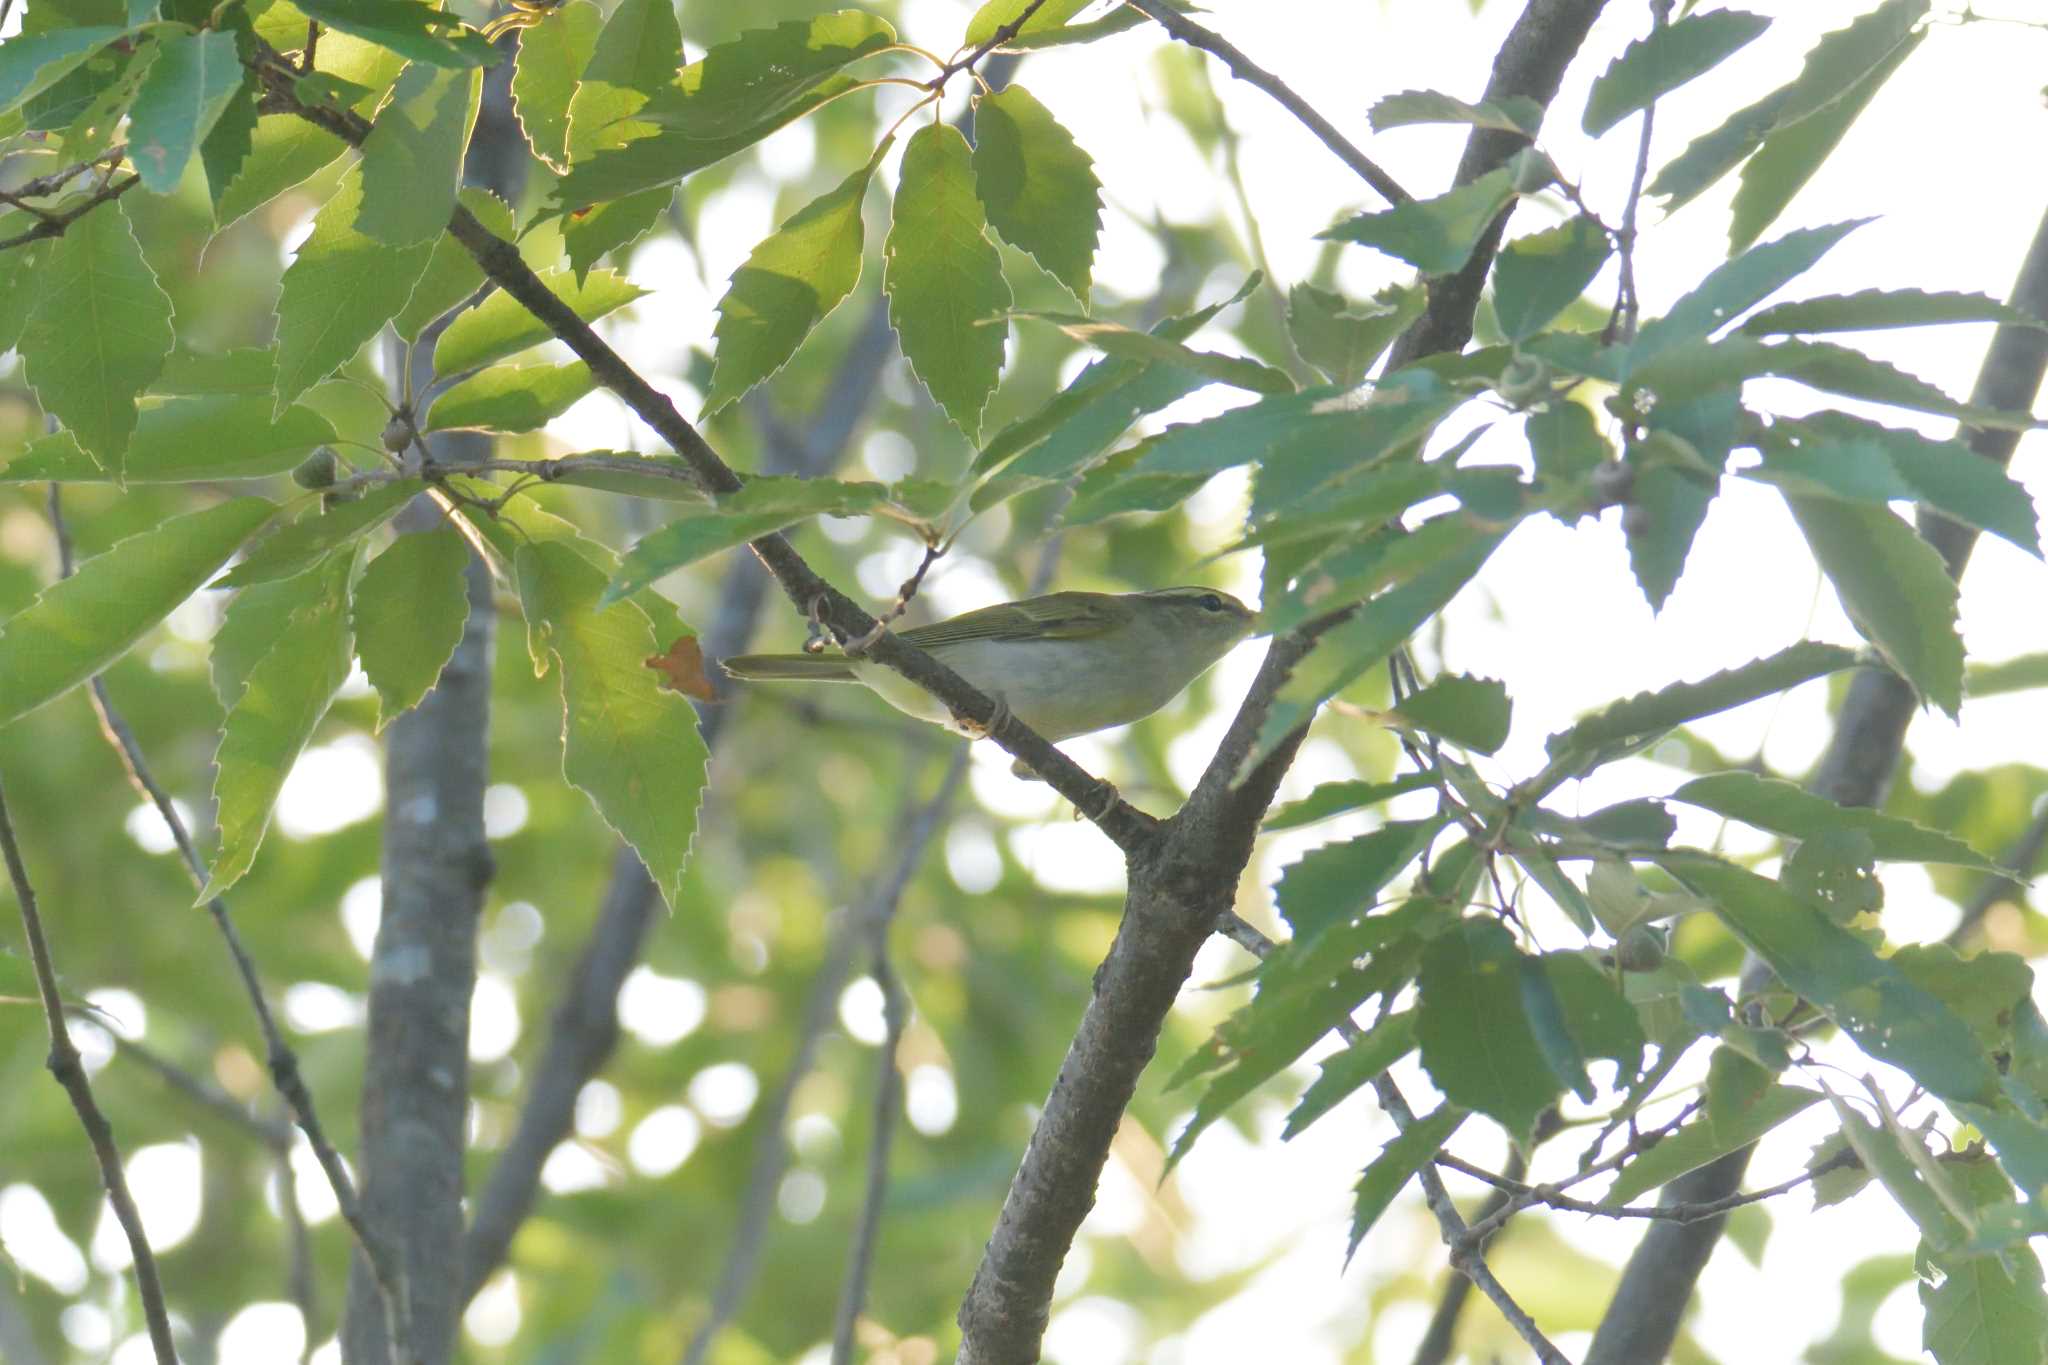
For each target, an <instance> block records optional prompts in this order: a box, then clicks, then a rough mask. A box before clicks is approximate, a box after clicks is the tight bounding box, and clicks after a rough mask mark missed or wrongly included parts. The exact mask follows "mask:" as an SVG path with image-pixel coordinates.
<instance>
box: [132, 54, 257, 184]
mask: <svg viewBox="0 0 2048 1365" xmlns="http://www.w3.org/2000/svg"><path fill="white" fill-rule="evenodd" d="M241 88H242V63H241V59H240V58H239V57H238V56H236V54H235V35H234V34H232V33H227V32H219V31H216V32H212V33H180V32H171V33H169V34H167V35H166V36H164V37H163V38H161V39H160V40H159V49H158V52H157V59H156V61H155V62H153V63H152V64H151V65H150V68H149V74H148V75H146V76H145V77H143V81H142V88H141V89H140V90H138V91H136V93H135V103H134V105H133V106H132V107H131V108H130V109H129V111H128V159H129V160H130V161H132V162H134V163H135V171H136V174H138V175H140V176H141V177H142V185H143V188H144V189H147V190H149V191H150V192H151V193H153V194H169V193H170V192H171V191H173V190H175V189H176V188H177V187H178V181H179V179H180V178H181V177H182V176H183V175H184V174H185V166H186V164H187V163H188V162H190V161H191V160H192V153H194V152H195V151H197V150H198V149H199V144H200V143H201V141H203V140H204V139H205V137H206V135H207V134H208V133H210V132H212V131H213V125H214V123H215V121H217V120H218V119H219V118H220V116H221V114H222V113H223V112H224V111H225V110H226V109H227V106H228V101H229V100H230V99H232V98H233V97H234V94H235V92H236V91H237V90H239V89H241Z"/></svg>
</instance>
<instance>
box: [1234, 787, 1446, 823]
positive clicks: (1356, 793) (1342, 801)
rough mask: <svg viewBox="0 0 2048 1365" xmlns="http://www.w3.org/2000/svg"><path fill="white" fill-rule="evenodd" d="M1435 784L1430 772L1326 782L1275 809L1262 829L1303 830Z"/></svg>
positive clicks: (1423, 789)
mask: <svg viewBox="0 0 2048 1365" xmlns="http://www.w3.org/2000/svg"><path fill="white" fill-rule="evenodd" d="M1435 785H1436V783H1435V780H1434V779H1433V778H1432V777H1431V776H1430V774H1428V773H1408V774H1407V775H1405V776H1402V777H1397V778H1395V779H1394V780H1393V781H1391V782H1359V781H1352V782H1325V783H1323V784H1322V785H1321V786H1319V787H1317V788H1316V789H1315V790H1314V791H1312V792H1310V793H1309V794H1308V795H1307V796H1304V797H1302V798H1301V800H1299V801H1290V802H1288V803H1287V804H1286V805H1284V806H1279V807H1276V808H1275V809H1274V811H1273V813H1272V814H1271V815H1268V816H1267V817H1266V820H1265V823H1264V824H1262V825H1260V826H1259V828H1260V829H1262V830H1265V831H1266V832H1267V833H1268V834H1271V833H1275V832H1277V831H1279V830H1283V829H1300V828H1301V827H1302V826H1303V825H1313V824H1318V823H1320V822H1322V821H1324V820H1328V819H1331V818H1333V817H1335V816H1339V815H1348V814H1349V813H1351V812H1352V811H1355V810H1363V809H1365V808H1366V807H1367V806H1377V805H1378V804H1379V803H1380V802H1382V801H1385V800H1388V799H1389V798H1391V797H1396V796H1399V795H1401V794H1402V793H1403V792H1413V791H1425V790H1428V789H1429V788H1431V787H1434V786H1435Z"/></svg>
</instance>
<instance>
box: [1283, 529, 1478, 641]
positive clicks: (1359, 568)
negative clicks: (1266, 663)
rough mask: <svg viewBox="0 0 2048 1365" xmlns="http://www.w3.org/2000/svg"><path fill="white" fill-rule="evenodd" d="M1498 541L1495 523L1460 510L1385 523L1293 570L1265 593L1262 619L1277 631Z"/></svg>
mask: <svg viewBox="0 0 2048 1365" xmlns="http://www.w3.org/2000/svg"><path fill="white" fill-rule="evenodd" d="M1488 539H1490V540H1494V541H1497V540H1498V539H1499V536H1498V535H1497V534H1496V533H1495V531H1494V528H1491V527H1484V526H1479V525H1475V524H1474V523H1473V522H1472V521H1471V520H1470V519H1468V518H1467V517H1465V516H1464V515H1462V514H1461V513H1458V512H1447V513H1445V514H1444V515H1442V516H1438V517H1432V518H1431V519H1430V520H1428V521H1426V522H1424V523H1422V525H1420V526H1418V527H1416V528H1415V529H1414V530H1413V531H1407V530H1403V529H1402V528H1400V527H1386V528H1384V529H1380V530H1377V531H1374V532H1373V533H1371V534H1368V535H1365V536H1361V537H1359V538H1357V539H1355V540H1349V541H1345V540H1340V541H1339V542H1338V543H1337V544H1335V545H1333V546H1332V547H1331V548H1330V549H1329V550H1327V551H1325V552H1324V553H1323V554H1321V555H1318V556H1317V557H1316V558H1315V559H1313V560H1311V561H1310V562H1309V563H1308V564H1307V565H1306V566H1304V567H1303V568H1302V569H1300V570H1299V571H1298V572H1297V573H1295V575H1294V576H1293V578H1292V580H1291V581H1290V582H1289V583H1288V585H1287V586H1286V588H1285V589H1284V590H1283V591H1281V592H1279V593H1277V594H1276V593H1272V592H1268V593H1267V594H1266V606H1265V610H1264V611H1263V612H1262V613H1261V615H1260V619H1259V624H1260V627H1261V628H1262V629H1265V630H1268V631H1271V632H1273V633H1275V634H1278V633H1279V632H1281V631H1287V630H1292V629H1294V628H1295V627H1296V626H1298V625H1302V624H1304V623H1305V622H1307V621H1310V620H1313V619H1315V618H1317V617H1320V616H1324V615H1327V614H1328V613H1330V612H1333V611H1337V610H1340V609H1342V608H1345V607H1348V606H1350V605H1351V604H1352V603H1354V602H1360V601H1363V600H1365V599H1366V598H1367V597H1370V596H1371V595H1372V594H1373V593H1375V592H1378V591H1379V590H1380V589H1382V588H1386V587H1390V586H1393V585H1396V584H1400V583H1406V582H1409V581H1410V580H1412V579H1413V578H1414V577H1415V576H1416V575H1417V574H1419V573H1421V572H1422V571H1424V570H1425V569H1427V568H1429V567H1430V566H1432V565H1434V564H1437V563H1439V562H1441V561H1442V560H1443V559H1445V558H1447V557H1449V556H1451V555H1454V554H1456V553H1458V552H1459V551H1461V550H1466V549H1469V548H1470V547H1471V546H1473V545H1475V544H1476V543H1478V542H1479V541H1481V540H1488Z"/></svg>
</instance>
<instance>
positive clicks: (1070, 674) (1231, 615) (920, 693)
mask: <svg viewBox="0 0 2048 1365" xmlns="http://www.w3.org/2000/svg"><path fill="white" fill-rule="evenodd" d="M1253 621H1254V616H1253V613H1252V611H1251V610H1250V608H1248V607H1246V606H1245V605H1244V604H1243V603H1242V602H1240V601H1238V600H1237V599H1236V598H1234V597H1232V596H1230V595H1229V594H1228V593H1221V592H1217V591H1215V590H1214V589H1213V588H1161V589H1158V590H1156V591H1153V592H1134V593H1121V594H1118V593H1100V592H1056V593H1049V594H1047V595H1046V596H1044V597H1029V598H1025V599H1024V600H1022V601H1019V602H1007V603H1004V604H1003V605H1001V606H995V607H983V608H982V609H981V610H979V611H970V612H967V613H965V614H963V615H960V616H955V617H951V618H950V619H948V620H944V621H935V622H933V623H932V624H931V625H928V626H916V627H913V628H912V629H910V630H906V631H903V632H902V638H903V639H904V640H906V641H908V642H909V643H911V644H914V645H916V646H917V647H918V648H919V649H922V650H925V651H926V652H927V653H929V654H930V655H931V656H932V657H933V658H934V659H937V660H938V661H939V662H940V663H943V664H945V665H946V666H947V667H948V668H950V669H952V670H953V671H954V672H955V673H958V674H959V675H960V676H961V677H962V678H965V679H966V680H967V681H968V682H970V683H972V684H974V686H975V688H976V689H977V690H979V691H981V692H983V693H985V694H987V695H988V696H990V697H993V698H995V699H996V700H998V701H1000V702H1001V703H1002V704H1003V705H1004V706H1006V707H1008V708H1009V710H1010V712H1011V714H1013V715H1015V716H1016V717H1017V719H1019V720H1021V721H1023V722H1024V723H1025V724H1026V725H1028V726H1030V727H1031V728H1032V729H1033V730H1036V731H1037V732H1038V733H1039V734H1041V735H1043V736H1045V737H1046V738H1047V739H1050V740H1061V739H1067V738H1070V737H1072V736H1074V735H1085V734H1087V733H1089V732H1090V731H1092V730H1103V729H1107V728H1108V727H1110V726H1112V725H1124V724H1128V723H1129V722H1131V721H1134V720H1137V719H1139V718H1141V717H1144V716H1149V715H1151V714H1152V713H1153V712H1154V711H1157V710H1158V709H1159V708H1160V707H1162V706H1164V705H1166V703H1167V702H1169V701H1171V700H1173V698H1174V697H1176V696H1178V695H1179V694H1180V692H1181V690H1182V689H1184V688H1185V687H1186V686H1187V685H1188V684H1189V683H1191V682H1193V681H1194V680H1195V679H1196V678H1198V677H1200V676H1201V674H1202V673H1203V672H1204V671H1205V670H1206V669H1207V668H1208V667H1209V665H1211V664H1213V663H1215V662H1216V661H1217V660H1218V659H1220V658H1222V657H1223V656H1224V655H1225V654H1227V653H1228V652H1229V651H1230V648H1231V646H1233V645H1235V644H1236V643H1237V642H1238V641H1239V640H1242V639H1243V638H1244V637H1245V636H1246V635H1247V634H1249V633H1250V631H1251V628H1252V625H1253ZM725 671H726V672H727V673H729V674H731V675H732V676H733V677H735V678H744V679H747V680H749V681H763V682H769V681H776V682H859V683H865V684H866V685H867V686H868V687H869V688H871V689H873V690H874V691H875V692H876V693H877V694H879V695H880V696H881V698H882V699H883V700H884V701H886V702H888V703H889V704H890V705H891V706H894V707H895V708H896V709H897V710H899V711H902V712H904V713H906V714H908V715H912V716H916V717H918V718H919V719H920V720H929V721H933V722H936V723H938V724H941V725H950V726H952V728H954V729H961V728H962V727H961V726H959V725H958V724H957V723H955V722H954V721H953V718H952V717H951V716H950V715H949V714H948V713H947V711H946V708H945V707H944V706H943V705H942V704H941V703H940V702H939V701H938V700H937V699H936V698H934V697H933V696H932V695H931V694H930V693H928V692H926V691H924V690H923V689H922V688H920V687H917V686H916V685H914V684H912V683H911V682H909V681H908V680H906V679H905V678H904V677H903V676H902V675H901V674H898V673H896V672H895V671H894V670H892V669H889V668H886V667H884V666H882V665H880V664H877V663H873V662H870V661H868V660H865V659H848V658H846V657H844V656H843V655H838V654H742V655H738V656H736V657H734V658H731V659H727V660H726V661H725Z"/></svg>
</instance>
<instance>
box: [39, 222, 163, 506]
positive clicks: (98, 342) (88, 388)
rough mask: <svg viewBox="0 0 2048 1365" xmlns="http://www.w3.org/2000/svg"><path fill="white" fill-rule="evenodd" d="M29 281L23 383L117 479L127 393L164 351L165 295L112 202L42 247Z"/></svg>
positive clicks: (126, 431) (149, 376) (149, 375)
mask: <svg viewBox="0 0 2048 1365" xmlns="http://www.w3.org/2000/svg"><path fill="white" fill-rule="evenodd" d="M37 274H38V275H40V276H41V279H40V281H39V282H38V284H39V288H40V289H41V297H40V300H39V302H38V303H37V305H36V309H35V311H34V312H33V313H31V314H30V315H29V318H28V322H27V325H26V326H24V327H23V328H22V333H21V358H22V361H23V363H24V365H25V366H26V368H27V372H28V381H29V384H30V385H31V386H32V387H33V388H34V389H35V392H36V397H37V398H39V399H41V400H42V404H43V406H44V408H46V409H47V410H49V412H50V413H52V414H53V415H54V416H55V417H56V418H57V419H58V420H59V421H61V422H62V423H63V424H64V425H65V427H66V428H67V429H69V430H70V432H71V434H72V435H73V436H75V437H76V438H77V439H78V444H79V446H80V447H81V448H82V449H83V450H84V451H85V452H86V453H87V454H89V455H91V456H92V457H93V459H95V460H97V461H98V462H99V463H100V464H101V465H102V466H103V467H105V468H106V470H107V471H108V472H109V473H110V474H112V475H113V476H114V477H115V478H116V479H117V480H118V479H119V478H120V477H121V468H122V461H123V458H124V457H125V455H126V454H127V450H128V442H129V438H130V436H131V435H132V434H133V432H134V430H135V422H136V412H135V395H136V394H138V393H141V392H142V390H143V389H145V388H147V387H148V385H149V382H150V381H151V380H153V379H155V378H156V376H157V373H158V372H159V371H160V370H162V369H163V365H164V357H165V356H167V355H169V354H170V352H171V343H172V339H173V337H172V331H171V300H170V296H169V295H167V294H165V293H164V291H163V287H162V286H161V285H159V284H158V283H157V282H156V272H155V271H153V270H151V269H150V268H149V262H148V261H146V260H144V259H143V256H142V247H141V244H140V243H138V242H137V241H136V240H135V232H134V230H133V228H131V227H130V226H129V222H128V210H127V208H126V207H125V206H124V205H122V204H120V203H118V202H117V203H113V204H103V205H101V206H100V207H99V208H98V209H96V210H95V211H94V212H92V213H88V214H86V215H85V217H83V218H81V219H79V220H78V221H77V222H75V223H73V224H72V225H71V226H70V227H69V228H67V229H65V232H64V235H63V236H61V237H59V238H57V239H56V240H55V241H54V242H50V243H48V244H46V245H45V246H44V248H43V250H42V251H41V253H40V254H39V256H38V258H37Z"/></svg>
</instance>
